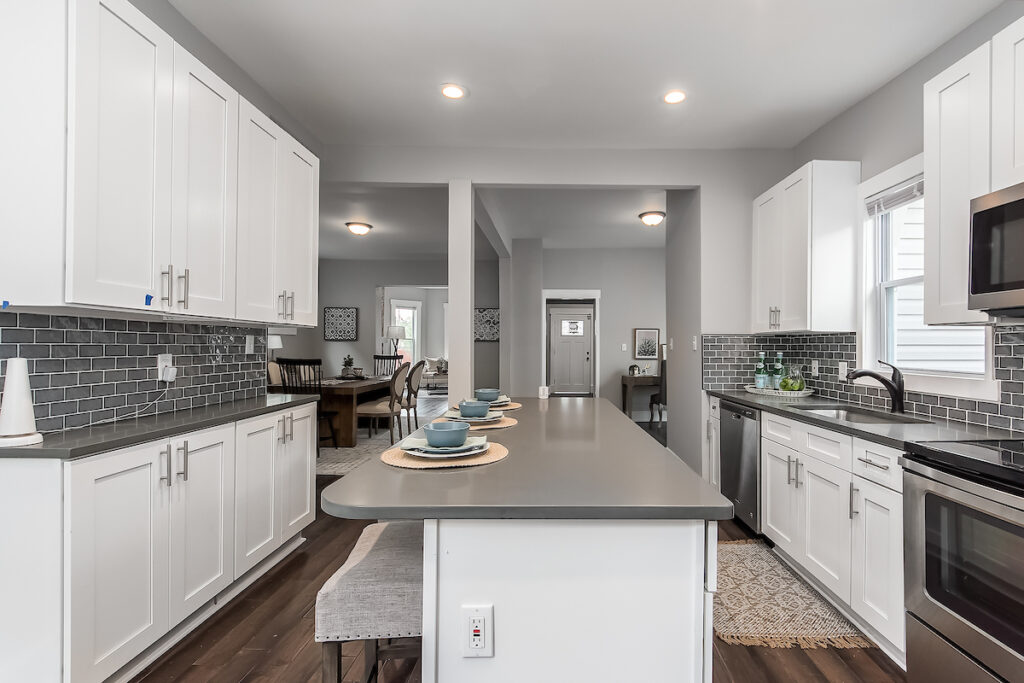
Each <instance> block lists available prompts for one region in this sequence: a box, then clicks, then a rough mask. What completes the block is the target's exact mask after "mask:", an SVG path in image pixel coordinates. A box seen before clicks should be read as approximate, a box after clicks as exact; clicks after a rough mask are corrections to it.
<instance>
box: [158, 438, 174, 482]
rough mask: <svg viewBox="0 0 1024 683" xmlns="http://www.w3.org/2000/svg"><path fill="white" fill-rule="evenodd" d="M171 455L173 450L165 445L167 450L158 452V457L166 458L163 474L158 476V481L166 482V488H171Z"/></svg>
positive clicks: (168, 445) (169, 445)
mask: <svg viewBox="0 0 1024 683" xmlns="http://www.w3.org/2000/svg"><path fill="white" fill-rule="evenodd" d="M172 453H173V450H172V449H171V444H167V449H166V450H163V451H160V455H165V456H167V465H166V466H165V467H164V473H163V474H162V475H161V476H160V481H166V482H167V486H168V488H170V486H171V479H172V476H173V475H171V468H172V465H171V457H172V456H171V454H172Z"/></svg>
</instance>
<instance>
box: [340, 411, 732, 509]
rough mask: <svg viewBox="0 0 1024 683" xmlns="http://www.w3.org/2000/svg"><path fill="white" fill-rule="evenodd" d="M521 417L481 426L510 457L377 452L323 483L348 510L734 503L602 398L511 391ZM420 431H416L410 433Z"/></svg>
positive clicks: (698, 506) (709, 506) (726, 505)
mask: <svg viewBox="0 0 1024 683" xmlns="http://www.w3.org/2000/svg"><path fill="white" fill-rule="evenodd" d="M515 400H516V401H519V402H521V403H522V404H523V407H522V408H521V409H520V410H517V411H515V412H512V413H509V415H510V416H512V417H515V418H516V419H517V420H518V421H519V424H517V425H516V426H514V427H510V428H508V429H501V430H492V431H485V432H479V433H481V434H486V435H487V438H488V439H489V440H491V441H494V442H497V443H500V444H502V445H504V446H507V447H508V449H509V455H508V457H506V458H504V459H503V460H500V461H498V462H495V463H492V464H489V465H481V466H478V467H467V468H456V469H436V470H410V469H400V468H396V467H391V466H389V465H385V464H384V463H383V462H381V461H380V458H373V459H372V460H371V461H370V462H367V463H366V464H364V465H362V466H360V467H359V468H357V469H356V470H355V471H354V472H352V473H350V474H347V475H345V477H343V478H342V479H340V480H338V481H336V482H335V483H333V484H331V485H330V486H328V487H327V488H326V489H324V492H323V494H322V497H321V505H322V507H323V509H324V511H325V512H327V513H328V514H331V515H335V516H336V517H345V518H350V519H441V518H462V519H516V518H521V519H711V520H718V519H730V518H731V517H732V504H731V503H730V502H729V501H728V500H727V499H726V498H725V497H723V496H722V495H721V494H719V493H718V492H717V491H716V490H715V489H713V488H712V487H711V486H709V485H708V484H707V483H706V482H705V481H704V480H703V479H701V478H700V476H699V475H698V474H697V473H696V472H694V471H693V470H692V469H690V468H689V467H688V466H687V465H686V464H685V463H684V462H683V461H682V460H680V459H679V458H677V457H676V456H674V455H672V453H670V452H669V451H668V450H667V449H666V448H664V447H663V446H662V445H661V444H659V443H658V442H657V441H655V440H654V439H652V438H651V437H650V436H649V435H648V434H646V433H645V432H644V431H643V430H642V429H640V427H638V426H637V425H636V424H635V423H634V422H633V421H632V420H630V419H629V418H627V417H626V416H625V415H623V414H622V412H621V411H619V410H618V409H617V408H615V407H614V406H613V405H612V404H611V403H609V402H608V401H607V400H606V399H592V398H551V399H545V400H541V399H536V398H525V399H520V398H517V399H515ZM416 435H417V436H420V434H419V433H417V434H416Z"/></svg>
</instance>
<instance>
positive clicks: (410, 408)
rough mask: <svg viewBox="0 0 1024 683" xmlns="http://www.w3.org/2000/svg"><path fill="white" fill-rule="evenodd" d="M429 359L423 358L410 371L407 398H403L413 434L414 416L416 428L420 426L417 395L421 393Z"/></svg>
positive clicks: (406, 417) (406, 421)
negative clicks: (421, 385)
mask: <svg viewBox="0 0 1024 683" xmlns="http://www.w3.org/2000/svg"><path fill="white" fill-rule="evenodd" d="M426 366H427V361H425V360H421V361H420V362H419V363H417V364H416V365H414V366H412V370H410V371H409V378H408V379H407V380H406V381H405V398H404V399H403V400H402V407H403V408H405V425H406V426H407V427H408V428H409V433H410V434H412V422H413V417H414V416H415V419H416V429H419V428H420V414H419V412H418V411H417V410H416V397H417V396H418V395H419V393H420V383H421V382H422V381H423V372H424V371H425V370H426Z"/></svg>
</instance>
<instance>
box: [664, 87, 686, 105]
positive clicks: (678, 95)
mask: <svg viewBox="0 0 1024 683" xmlns="http://www.w3.org/2000/svg"><path fill="white" fill-rule="evenodd" d="M685 99H686V93H684V92H683V91H682V90H669V91H668V92H667V93H665V104H679V103H680V102H682V101H683V100H685Z"/></svg>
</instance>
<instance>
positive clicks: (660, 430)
mask: <svg viewBox="0 0 1024 683" xmlns="http://www.w3.org/2000/svg"><path fill="white" fill-rule="evenodd" d="M637 425H638V426H639V427H640V429H642V430H644V431H645V432H647V433H648V434H650V435H651V436H652V437H654V439H655V440H656V441H657V442H658V443H660V444H661V445H662V446H667V445H668V422H654V423H650V424H648V423H647V421H646V420H645V421H643V422H637Z"/></svg>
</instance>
